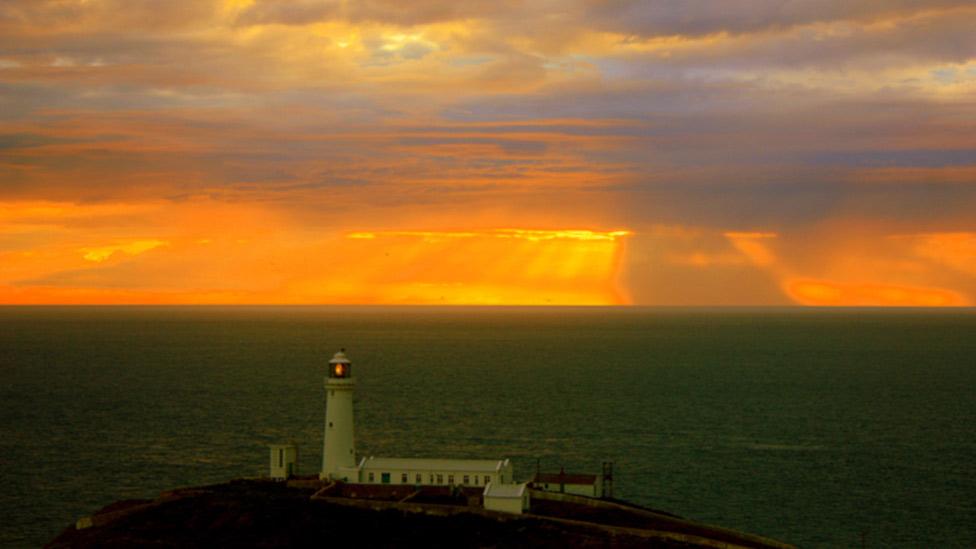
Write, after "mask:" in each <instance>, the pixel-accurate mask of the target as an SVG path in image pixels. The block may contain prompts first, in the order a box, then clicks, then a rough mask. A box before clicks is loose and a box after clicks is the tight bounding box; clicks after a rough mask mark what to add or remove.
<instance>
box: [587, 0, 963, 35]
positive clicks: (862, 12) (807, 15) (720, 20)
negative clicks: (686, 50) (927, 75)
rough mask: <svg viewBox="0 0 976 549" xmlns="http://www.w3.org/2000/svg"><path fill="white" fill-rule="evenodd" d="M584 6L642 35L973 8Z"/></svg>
mask: <svg viewBox="0 0 976 549" xmlns="http://www.w3.org/2000/svg"><path fill="white" fill-rule="evenodd" d="M585 4H586V7H587V9H586V15H587V20H588V21H591V22H592V24H593V25H594V26H595V27H597V28H602V29H605V30H610V31H614V32H622V33H626V34H634V35H638V36H670V35H692V36H695V35H705V34H712V33H718V32H728V33H733V34H739V33H753V32H761V31H766V30H777V29H783V28H788V27H793V26H797V25H806V24H810V23H818V22H829V21H839V20H842V21H854V22H861V21H872V20H877V19H883V18H886V17H891V16H894V15H906V14H913V13H918V12H922V11H929V10H934V9H940V8H943V9H944V8H956V7H972V3H971V2H967V1H962V0H867V1H863V0H862V1H850V0H722V1H714V0H654V1H650V2H648V1H642V0H610V1H596V0H594V1H587V2H585Z"/></svg>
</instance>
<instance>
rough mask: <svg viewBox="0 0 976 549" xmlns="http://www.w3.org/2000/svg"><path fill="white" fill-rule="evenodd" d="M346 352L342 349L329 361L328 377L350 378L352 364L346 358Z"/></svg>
mask: <svg viewBox="0 0 976 549" xmlns="http://www.w3.org/2000/svg"><path fill="white" fill-rule="evenodd" d="M345 351H346V350H345V349H342V350H341V351H339V352H338V353H336V354H335V355H334V356H333V357H332V360H330V361H329V377H330V378H333V379H346V378H350V377H352V363H351V362H349V359H348V358H346V352H345Z"/></svg>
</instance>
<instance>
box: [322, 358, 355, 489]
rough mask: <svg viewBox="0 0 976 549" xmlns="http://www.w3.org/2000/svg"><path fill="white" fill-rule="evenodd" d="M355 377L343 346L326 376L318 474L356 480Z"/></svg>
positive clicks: (325, 476) (326, 477) (331, 477)
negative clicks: (353, 412) (354, 441)
mask: <svg viewBox="0 0 976 549" xmlns="http://www.w3.org/2000/svg"><path fill="white" fill-rule="evenodd" d="M355 386H356V381H355V380H354V379H353V377H352V363H350V362H349V359H348V358H346V353H345V349H343V350H341V351H339V352H338V353H336V354H335V356H333V357H332V360H330V361H329V375H328V377H326V378H325V394H326V397H325V440H324V442H323V449H322V473H321V474H319V478H322V479H335V480H344V481H349V480H352V481H354V482H357V481H358V480H359V479H358V478H350V477H355V476H358V474H357V473H358V470H357V469H356V447H355V445H354V444H353V438H352V393H353V388H354V387H355Z"/></svg>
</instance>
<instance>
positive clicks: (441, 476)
mask: <svg viewBox="0 0 976 549" xmlns="http://www.w3.org/2000/svg"><path fill="white" fill-rule="evenodd" d="M437 484H444V475H437Z"/></svg>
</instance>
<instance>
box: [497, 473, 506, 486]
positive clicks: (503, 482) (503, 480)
mask: <svg viewBox="0 0 976 549" xmlns="http://www.w3.org/2000/svg"><path fill="white" fill-rule="evenodd" d="M498 482H500V483H501V484H505V475H502V478H501V480H499V481H498Z"/></svg>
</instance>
